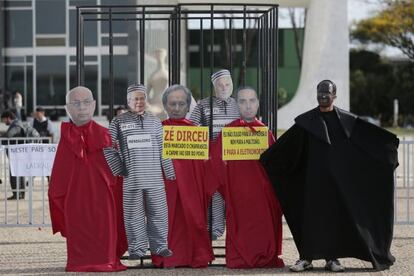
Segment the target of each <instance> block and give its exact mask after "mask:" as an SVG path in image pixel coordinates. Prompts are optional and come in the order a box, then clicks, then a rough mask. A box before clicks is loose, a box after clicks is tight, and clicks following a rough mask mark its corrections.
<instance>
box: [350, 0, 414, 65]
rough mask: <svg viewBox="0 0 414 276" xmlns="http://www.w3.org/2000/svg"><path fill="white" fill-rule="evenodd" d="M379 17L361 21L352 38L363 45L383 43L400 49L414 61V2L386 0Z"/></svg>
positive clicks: (353, 31)
mask: <svg viewBox="0 0 414 276" xmlns="http://www.w3.org/2000/svg"><path fill="white" fill-rule="evenodd" d="M385 2H386V4H387V5H386V8H385V9H384V10H382V11H381V12H379V13H378V14H377V15H375V16H373V17H371V18H368V19H365V20H361V21H359V22H358V23H357V24H356V26H355V28H354V29H353V30H352V31H351V37H352V38H353V39H356V40H359V41H360V42H362V43H369V42H374V43H381V44H385V45H389V46H393V47H397V48H398V49H400V50H401V51H402V52H403V53H404V54H405V55H406V56H407V57H408V58H409V59H410V60H411V61H414V0H394V1H393V0H386V1H385Z"/></svg>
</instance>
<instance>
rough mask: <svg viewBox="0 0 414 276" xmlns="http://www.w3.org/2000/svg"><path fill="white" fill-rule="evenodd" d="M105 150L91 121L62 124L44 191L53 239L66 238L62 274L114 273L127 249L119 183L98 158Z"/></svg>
mask: <svg viewBox="0 0 414 276" xmlns="http://www.w3.org/2000/svg"><path fill="white" fill-rule="evenodd" d="M110 146H111V137H110V135H109V132H108V130H107V129H106V128H104V127H102V126H100V125H98V124H97V123H95V122H94V121H90V122H89V123H87V124H85V125H82V126H79V127H78V126H76V125H74V124H73V123H66V122H64V123H62V126H61V139H60V142H59V145H58V149H57V153H56V157H55V162H54V164H53V169H52V175H51V181H50V185H49V206H50V216H51V220H52V227H53V233H54V234H55V233H57V232H60V233H61V234H62V236H64V237H66V244H67V255H68V257H67V265H66V271H84V272H85V271H106V272H109V271H120V270H125V269H126V267H125V266H124V265H122V264H121V262H120V257H121V256H122V255H123V254H124V253H125V251H126V249H127V242H126V235H125V229H124V223H123V217H122V180H121V178H117V177H114V176H113V175H112V173H111V170H110V169H109V167H108V164H107V162H106V160H105V157H104V154H103V148H105V147H110Z"/></svg>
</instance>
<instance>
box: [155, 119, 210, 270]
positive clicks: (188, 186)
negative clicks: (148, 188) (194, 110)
mask: <svg viewBox="0 0 414 276" xmlns="http://www.w3.org/2000/svg"><path fill="white" fill-rule="evenodd" d="M162 124H163V125H167V126H171V125H177V126H194V125H193V123H191V122H190V121H188V120H186V119H181V120H175V119H168V120H165V121H163V122H162ZM173 164H174V170H175V175H176V180H173V181H171V180H167V179H165V180H164V181H165V190H166V194H167V204H168V247H169V248H170V249H171V250H172V252H173V255H172V256H171V257H168V258H162V257H159V256H153V257H152V261H153V264H154V265H155V266H163V267H180V266H190V267H206V266H207V265H208V263H209V262H211V261H212V260H213V259H214V254H213V250H212V247H211V242H210V237H209V233H208V230H207V208H208V202H209V199H210V198H211V195H212V194H213V192H214V191H211V190H208V189H207V187H205V181H204V174H205V167H204V161H203V160H178V159H176V160H173Z"/></svg>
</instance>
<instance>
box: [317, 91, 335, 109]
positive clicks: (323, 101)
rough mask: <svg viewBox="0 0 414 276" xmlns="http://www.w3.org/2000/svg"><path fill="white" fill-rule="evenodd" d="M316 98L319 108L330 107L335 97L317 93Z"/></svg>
mask: <svg viewBox="0 0 414 276" xmlns="http://www.w3.org/2000/svg"><path fill="white" fill-rule="evenodd" d="M316 98H317V100H318V104H319V106H320V107H329V106H331V105H332V103H333V100H334V98H335V96H334V95H332V94H330V93H325V92H318V96H317V97H316Z"/></svg>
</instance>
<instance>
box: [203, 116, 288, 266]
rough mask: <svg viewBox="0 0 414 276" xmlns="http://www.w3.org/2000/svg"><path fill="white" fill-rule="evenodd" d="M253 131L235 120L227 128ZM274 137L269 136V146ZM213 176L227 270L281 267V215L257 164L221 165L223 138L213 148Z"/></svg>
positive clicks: (240, 121)
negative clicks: (221, 209)
mask: <svg viewBox="0 0 414 276" xmlns="http://www.w3.org/2000/svg"><path fill="white" fill-rule="evenodd" d="M242 126H244V127H248V128H250V129H252V131H254V127H261V126H264V124H263V123H262V122H260V121H258V120H255V121H253V122H251V123H247V122H245V121H243V120H241V119H238V120H235V121H233V122H231V123H230V124H228V125H227V126H226V127H242ZM273 143H274V137H273V135H272V134H271V133H270V132H269V144H273ZM210 165H211V166H212V172H213V173H212V176H213V178H214V182H217V179H218V180H219V185H220V186H219V191H220V193H221V194H222V195H223V197H224V201H225V204H226V226H227V232H226V266H227V267H229V268H259V267H283V266H284V263H283V261H282V259H279V257H278V256H279V255H281V251H282V250H281V249H282V221H281V219H282V212H281V209H280V207H279V202H278V200H277V199H276V197H275V193H274V192H273V190H272V187H271V184H270V182H269V180H268V177H267V175H266V173H265V171H264V169H263V168H262V166H261V164H260V162H259V161H258V160H234V161H225V162H223V161H222V136H221V134H220V135H219V137H218V138H217V140H216V142H215V144H214V145H213V147H212V159H211V162H210Z"/></svg>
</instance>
